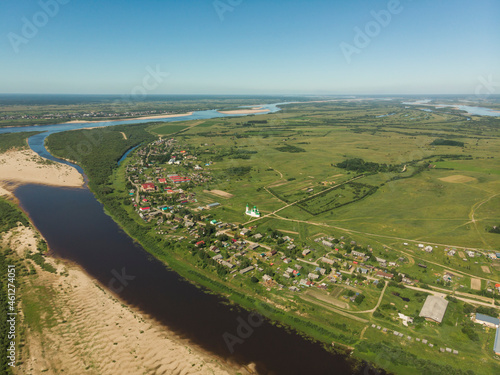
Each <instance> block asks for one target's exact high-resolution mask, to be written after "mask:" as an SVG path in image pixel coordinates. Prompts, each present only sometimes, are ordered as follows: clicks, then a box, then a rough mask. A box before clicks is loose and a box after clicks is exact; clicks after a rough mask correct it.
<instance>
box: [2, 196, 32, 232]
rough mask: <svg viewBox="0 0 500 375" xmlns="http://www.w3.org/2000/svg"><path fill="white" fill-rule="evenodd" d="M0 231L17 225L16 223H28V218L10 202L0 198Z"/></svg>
mask: <svg viewBox="0 0 500 375" xmlns="http://www.w3.org/2000/svg"><path fill="white" fill-rule="evenodd" d="M0 212H1V213H2V214H1V215H0V233H1V232H5V231H8V230H9V229H11V228H15V227H17V224H18V223H21V224H22V225H24V226H28V225H29V221H28V218H27V217H26V216H25V215H24V214H23V213H22V212H21V211H20V210H18V209H17V208H16V207H15V206H14V205H13V204H12V203H10V202H8V201H6V200H4V199H0Z"/></svg>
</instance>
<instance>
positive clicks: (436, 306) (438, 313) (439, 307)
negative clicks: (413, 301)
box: [419, 296, 448, 323]
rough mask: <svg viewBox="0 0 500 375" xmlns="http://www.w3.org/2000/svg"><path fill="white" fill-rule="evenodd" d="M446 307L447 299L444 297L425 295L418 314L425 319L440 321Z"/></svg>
mask: <svg viewBox="0 0 500 375" xmlns="http://www.w3.org/2000/svg"><path fill="white" fill-rule="evenodd" d="M447 307H448V301H447V300H445V299H444V298H441V297H436V296H427V299H426V300H425V303H424V306H423V307H422V310H421V311H420V314H419V316H421V317H424V318H425V319H426V320H432V321H434V322H436V323H441V322H442V321H443V317H444V314H445V312H446V308H447Z"/></svg>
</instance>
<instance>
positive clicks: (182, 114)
mask: <svg viewBox="0 0 500 375" xmlns="http://www.w3.org/2000/svg"><path fill="white" fill-rule="evenodd" d="M192 114H193V112H187V113H178V114H175V115H166V114H165V115H153V116H144V117H134V118H117V119H115V120H94V121H85V120H73V121H69V122H65V123H64V124H92V123H94V122H112V121H130V120H154V119H160V118H172V117H184V116H191V115H192Z"/></svg>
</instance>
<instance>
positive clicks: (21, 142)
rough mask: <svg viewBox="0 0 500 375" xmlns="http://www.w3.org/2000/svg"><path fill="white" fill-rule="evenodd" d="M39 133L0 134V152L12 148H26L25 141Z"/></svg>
mask: <svg viewBox="0 0 500 375" xmlns="http://www.w3.org/2000/svg"><path fill="white" fill-rule="evenodd" d="M38 133H40V132H24V133H7V134H0V152H5V151H7V150H10V149H12V148H16V149H23V148H26V147H27V146H28V143H27V142H26V139H27V138H29V137H31V136H32V135H35V134H38Z"/></svg>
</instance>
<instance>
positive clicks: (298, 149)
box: [275, 145, 306, 153]
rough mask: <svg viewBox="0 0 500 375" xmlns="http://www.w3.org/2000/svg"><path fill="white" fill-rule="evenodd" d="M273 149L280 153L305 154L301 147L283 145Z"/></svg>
mask: <svg viewBox="0 0 500 375" xmlns="http://www.w3.org/2000/svg"><path fill="white" fill-rule="evenodd" d="M275 149H276V150H278V151H281V152H291V153H297V152H306V150H304V149H303V148H302V147H297V146H293V145H284V146H280V147H276V148H275Z"/></svg>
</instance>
